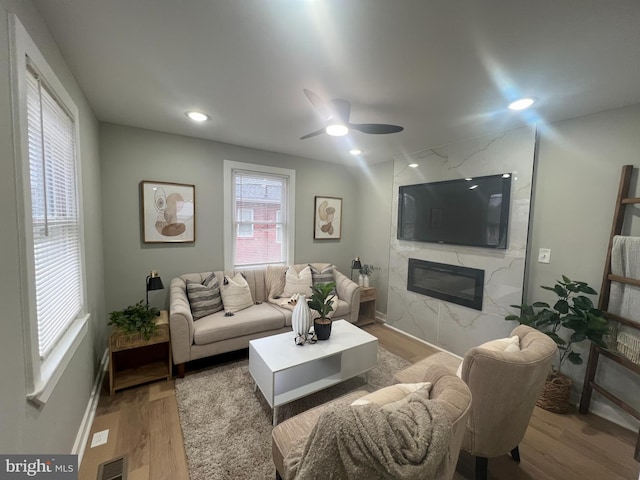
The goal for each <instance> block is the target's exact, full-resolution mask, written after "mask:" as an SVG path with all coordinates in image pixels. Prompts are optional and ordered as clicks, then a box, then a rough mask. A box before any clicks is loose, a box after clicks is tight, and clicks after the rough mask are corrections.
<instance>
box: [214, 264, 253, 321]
mask: <svg viewBox="0 0 640 480" xmlns="http://www.w3.org/2000/svg"><path fill="white" fill-rule="evenodd" d="M220 293H221V294H222V305H223V306H224V311H225V312H226V313H235V312H239V311H240V310H244V309H245V308H249V307H250V306H252V305H253V298H252V297H251V290H250V289H249V284H248V283H247V281H246V280H245V278H244V277H243V276H242V274H241V273H238V274H236V276H235V277H233V278H231V277H228V276H225V277H224V282H223V283H222V286H221V287H220Z"/></svg>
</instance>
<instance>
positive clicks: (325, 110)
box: [302, 88, 331, 120]
mask: <svg viewBox="0 0 640 480" xmlns="http://www.w3.org/2000/svg"><path fill="white" fill-rule="evenodd" d="M302 91H303V92H304V95H305V96H306V97H307V100H309V103H311V105H313V106H314V108H315V109H316V110H317V111H318V112H319V113H320V115H322V118H324V119H325V120H328V119H329V117H330V116H331V111H330V110H329V107H328V106H327V103H326V102H325V101H324V100H323V99H322V97H320V95H318V94H317V93H314V92H312V91H311V90H309V89H307V88H303V89H302Z"/></svg>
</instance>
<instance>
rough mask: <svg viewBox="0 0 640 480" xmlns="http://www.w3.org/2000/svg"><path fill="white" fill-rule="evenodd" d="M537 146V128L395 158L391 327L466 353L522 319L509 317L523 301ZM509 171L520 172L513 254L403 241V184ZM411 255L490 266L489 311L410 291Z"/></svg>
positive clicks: (514, 194)
mask: <svg viewBox="0 0 640 480" xmlns="http://www.w3.org/2000/svg"><path fill="white" fill-rule="evenodd" d="M534 146H535V128H534V127H524V128H519V129H515V130H509V131H506V132H502V133H499V134H495V135H489V136H484V137H480V138H475V139H473V140H469V141H465V142H460V143H456V144H451V145H446V146H443V147H438V148H434V149H429V150H424V151H422V152H418V153H415V154H407V155H398V156H396V157H395V158H394V177H393V207H392V211H391V241H390V245H391V249H390V250H391V251H390V261H389V289H388V305H387V323H388V324H389V325H392V326H394V327H396V328H398V329H400V330H402V331H405V332H407V333H409V334H411V335H414V336H416V337H418V338H421V339H424V340H426V341H428V342H429V343H432V344H434V345H437V346H439V347H441V348H443V349H445V350H448V351H451V352H453V353H456V354H458V355H463V354H464V353H465V352H466V351H467V350H468V349H469V348H471V347H473V346H475V345H479V344H480V343H483V342H486V341H488V340H491V339H494V338H500V337H504V336H506V335H507V334H508V333H509V332H510V331H511V329H512V328H513V327H514V326H515V325H514V324H515V322H506V321H505V320H504V316H505V315H506V314H507V312H510V310H511V309H510V308H509V305H512V304H520V303H521V301H522V291H523V285H524V267H525V256H526V248H527V231H528V225H529V208H530V203H531V183H532V173H533V159H534ZM410 163H417V164H418V167H417V168H411V167H409V166H408V165H409V164H410ZM505 172H510V173H512V174H513V178H512V185H511V189H512V190H511V209H510V213H509V233H508V245H507V249H506V250H496V249H489V248H479V247H461V246H457V245H441V244H435V243H423V242H410V241H404V240H398V239H397V220H398V187H399V186H400V185H410V184H415V183H425V182H437V181H441V180H452V179H457V178H465V177H474V176H482V175H493V174H497V173H505ZM409 258H418V259H421V260H428V261H433V262H441V263H448V264H452V265H462V266H465V267H470V268H479V269H483V270H484V271H485V280H484V281H485V284H484V298H483V309H482V311H481V312H479V311H477V310H473V309H471V308H467V307H463V306H460V305H455V304H453V303H448V302H445V301H442V300H438V299H435V298H431V297H427V296H425V295H421V294H418V293H415V292H410V291H408V290H407V270H408V259H409Z"/></svg>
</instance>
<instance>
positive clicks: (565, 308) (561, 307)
mask: <svg viewBox="0 0 640 480" xmlns="http://www.w3.org/2000/svg"><path fill="white" fill-rule="evenodd" d="M553 308H554V310H557V311H558V312H560V313H563V314H564V313H568V312H569V304H568V303H567V301H566V300H562V299H561V300H558V301H557V302H556V304H555V305H554V306H553Z"/></svg>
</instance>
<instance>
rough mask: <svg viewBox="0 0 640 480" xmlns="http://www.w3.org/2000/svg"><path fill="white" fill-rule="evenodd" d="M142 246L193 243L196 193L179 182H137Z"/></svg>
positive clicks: (192, 187)
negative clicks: (139, 192) (140, 211)
mask: <svg viewBox="0 0 640 480" xmlns="http://www.w3.org/2000/svg"><path fill="white" fill-rule="evenodd" d="M140 191H141V199H142V238H143V241H144V243H188V242H195V241H196V192H195V186H194V185H185V184H183V183H169V182H152V181H146V180H143V181H142V182H140Z"/></svg>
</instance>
